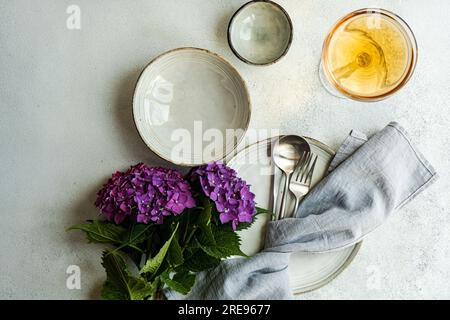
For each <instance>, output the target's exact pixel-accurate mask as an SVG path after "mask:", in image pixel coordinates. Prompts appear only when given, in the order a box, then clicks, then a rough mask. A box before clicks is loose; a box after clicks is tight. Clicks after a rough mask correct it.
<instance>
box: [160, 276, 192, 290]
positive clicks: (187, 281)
mask: <svg viewBox="0 0 450 320" xmlns="http://www.w3.org/2000/svg"><path fill="white" fill-rule="evenodd" d="M160 278H161V281H162V282H164V283H165V284H166V285H167V286H168V287H169V288H170V289H172V290H175V291H177V292H179V293H181V294H184V295H186V294H188V293H189V291H191V288H192V286H193V285H194V283H195V274H193V273H190V272H189V271H187V270H183V271H181V272H177V273H176V274H175V275H174V276H173V278H170V275H169V273H168V272H163V273H162V274H161V276H160Z"/></svg>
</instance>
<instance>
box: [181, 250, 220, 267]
mask: <svg viewBox="0 0 450 320" xmlns="http://www.w3.org/2000/svg"><path fill="white" fill-rule="evenodd" d="M219 263H220V259H217V258H214V257H211V256H210V255H208V254H207V253H206V252H204V251H203V250H196V251H195V252H194V253H193V254H192V255H191V256H190V257H189V258H188V259H186V261H185V262H184V264H183V266H184V267H185V268H187V269H189V270H190V271H192V272H200V271H204V270H208V269H211V268H215V267H217V266H218V265H219Z"/></svg>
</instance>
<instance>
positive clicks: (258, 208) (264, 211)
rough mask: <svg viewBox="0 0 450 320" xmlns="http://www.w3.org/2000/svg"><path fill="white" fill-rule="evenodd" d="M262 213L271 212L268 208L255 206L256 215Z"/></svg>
mask: <svg viewBox="0 0 450 320" xmlns="http://www.w3.org/2000/svg"><path fill="white" fill-rule="evenodd" d="M262 213H268V214H272V212H271V211H270V210H268V209H264V208H260V207H256V215H258V214H262Z"/></svg>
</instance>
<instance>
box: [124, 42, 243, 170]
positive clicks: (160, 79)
mask: <svg viewBox="0 0 450 320" xmlns="http://www.w3.org/2000/svg"><path fill="white" fill-rule="evenodd" d="M250 113H251V111H250V99H249V94H248V91H247V87H246V85H245V82H244V80H243V79H242V77H241V76H240V75H239V73H238V72H237V71H236V69H235V68H233V66H231V64H229V63H228V62H227V61H226V60H224V59H223V58H221V57H219V56H218V55H216V54H214V53H211V52H209V51H207V50H204V49H197V48H180V49H175V50H172V51H169V52H166V53H164V54H162V55H160V56H159V57H157V58H156V59H154V60H153V61H152V62H150V64H149V65H148V66H147V67H146V68H145V69H144V71H143V72H142V74H141V76H140V78H139V80H138V82H137V84H136V89H135V93H134V98H133V114H134V121H135V123H136V127H137V129H138V131H139V134H140V135H141V137H142V139H143V140H144V142H145V143H146V144H147V146H149V148H150V149H152V150H153V151H154V152H155V153H156V154H157V155H159V156H160V157H162V158H164V159H166V160H168V161H171V162H173V163H175V164H179V165H186V166H196V165H201V164H204V163H207V162H210V161H214V160H219V159H222V158H224V156H225V155H226V154H228V153H230V152H231V151H233V150H234V149H235V147H236V145H237V144H238V143H239V142H240V140H241V139H242V138H243V136H244V134H245V131H246V130H247V127H248V124H249V121H250ZM227 129H234V130H239V129H240V130H241V131H240V133H238V134H237V135H236V139H230V140H231V141H226V143H225V142H224V143H221V141H218V140H217V139H215V137H216V136H222V137H225V136H226V130H227ZM211 137H214V138H211ZM203 140H205V141H203ZM208 140H209V141H208ZM211 141H213V142H214V143H211Z"/></svg>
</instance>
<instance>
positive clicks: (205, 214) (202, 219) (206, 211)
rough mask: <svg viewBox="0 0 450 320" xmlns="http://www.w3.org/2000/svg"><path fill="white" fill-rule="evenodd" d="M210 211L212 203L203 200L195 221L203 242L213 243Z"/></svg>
mask: <svg viewBox="0 0 450 320" xmlns="http://www.w3.org/2000/svg"><path fill="white" fill-rule="evenodd" d="M211 212H212V203H211V202H209V201H205V202H204V206H203V210H202V211H201V212H200V213H199V215H198V219H197V223H198V226H199V228H200V230H201V231H202V237H203V238H204V239H203V242H205V243H206V242H207V243H209V244H210V245H214V244H215V241H214V236H213V233H212V230H211Z"/></svg>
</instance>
